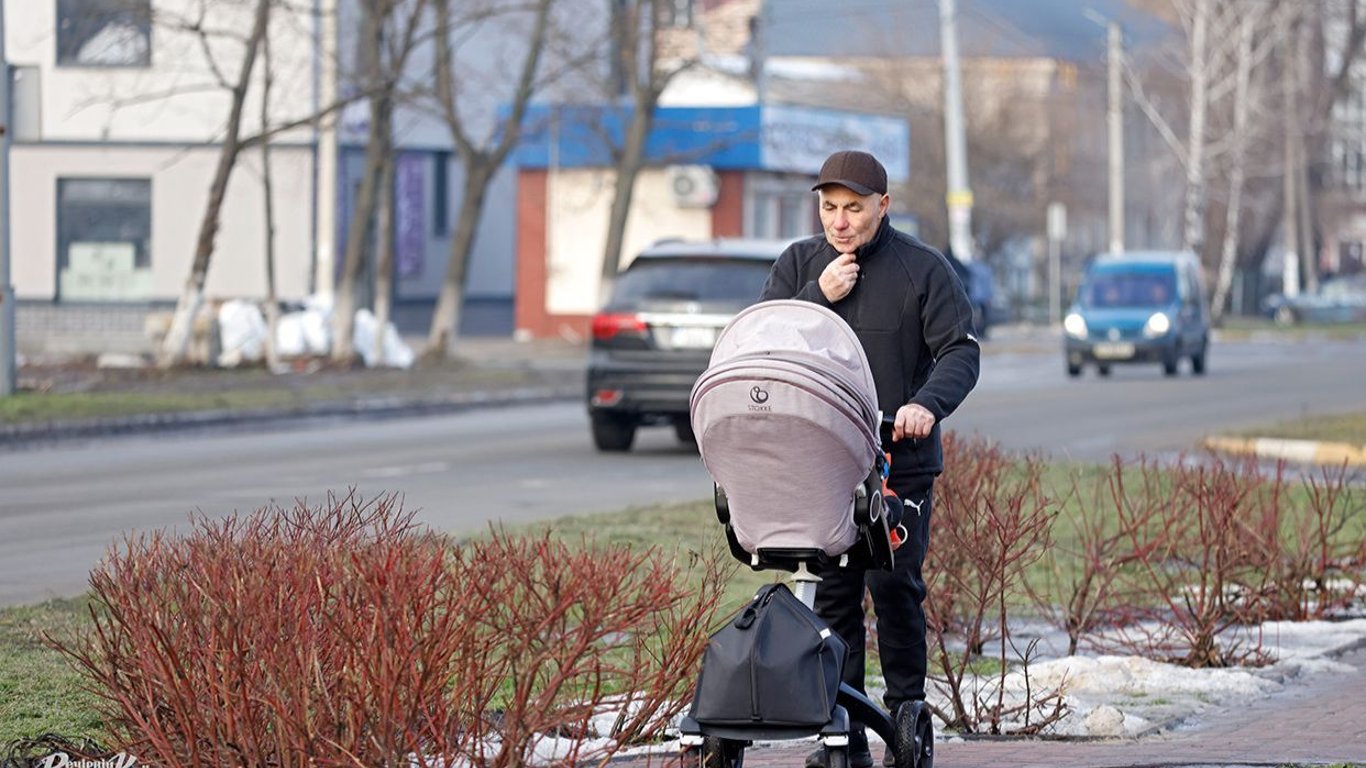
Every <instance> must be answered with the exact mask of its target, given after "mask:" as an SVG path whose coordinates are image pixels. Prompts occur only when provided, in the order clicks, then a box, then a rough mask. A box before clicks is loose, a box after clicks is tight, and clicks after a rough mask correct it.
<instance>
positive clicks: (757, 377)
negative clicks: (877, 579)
mask: <svg viewBox="0 0 1366 768" xmlns="http://www.w3.org/2000/svg"><path fill="white" fill-rule="evenodd" d="M690 412H691V417H692V426H693V432H694V434H695V435H697V438H698V448H699V452H700V453H701V455H702V460H703V463H704V464H705V465H706V466H707V469H708V471H709V472H710V473H711V474H712V476H713V478H715V479H716V480H717V484H716V485H714V500H715V507H716V516H717V519H718V520H719V521H720V522H721V523H722V524H723V525H724V526H725V530H726V538H727V541H728V543H729V546H730V551H731V554H732V555H734V556H735V557H736V559H738V560H740V561H741V562H743V563H745V564H747V565H748V566H749V567H750V568H752V569H754V570H768V569H773V570H786V571H788V572H790V573H791V574H792V580H791V586H790V589H791V591H792V593H793V594H794V595H795V596H796V597H797V598H798V600H799V601H800V602H801V603H802V605H803V606H805V608H806V610H812V609H813V607H814V603H815V595H816V585H817V584H818V583H819V582H820V572H821V571H823V570H827V569H832V568H834V569H837V568H844V567H851V568H859V569H869V568H874V569H885V570H891V568H892V565H893V562H894V559H895V556H894V555H893V551H892V550H893V544H892V539H891V531H890V530H889V527H888V526H889V522H888V519H887V518H888V514H887V511H888V510H887V506H886V503H885V501H884V498H883V493H882V492H883V489H884V485H883V481H884V480H885V479H886V477H887V471H888V466H887V459H886V454H885V453H884V446H885V445H886V444H887V443H889V442H890V428H889V425H888V422H887V421H886V420H885V419H883V417H882V414H881V413H880V412H879V410H878V406H877V393H876V387H875V383H874V381H873V379H872V374H871V370H870V368H869V366H868V360H867V357H866V355H865V353H864V351H863V348H862V345H861V343H860V342H859V340H858V338H857V336H856V335H855V334H854V332H853V330H852V329H851V328H850V327H849V326H848V325H847V324H846V323H845V322H844V320H843V319H841V318H840V317H839V316H838V315H836V314H835V313H834V312H832V311H831V310H829V309H827V308H825V307H822V306H819V305H816V304H814V303H811V302H805V301H796V300H780V301H769V302H761V303H759V304H755V305H752V306H750V307H749V308H747V309H745V310H743V311H742V312H740V313H739V314H737V315H736V316H735V318H734V319H732V320H731V322H730V323H729V324H728V325H727V326H726V328H725V329H724V330H723V331H722V332H721V334H720V336H719V337H718V338H717V341H716V346H715V347H714V349H713V352H712V358H711V364H710V365H709V367H708V369H707V371H706V372H704V373H703V374H702V376H701V377H699V378H698V380H697V382H696V384H695V385H694V387H693V392H692V398H691V402H690ZM815 437H820V438H821V439H820V440H819V441H816V442H818V443H821V444H822V446H821V447H816V446H814V445H811V444H809V441H811V440H813V438H815ZM827 437H828V438H829V439H826V438H827ZM803 441H808V444H806V445H803V448H802V454H801V455H806V456H814V457H815V458H814V461H815V462H817V466H815V467H812V468H810V470H809V471H808V472H796V473H794V472H792V471H790V469H791V467H790V461H791V457H792V456H793V455H796V454H793V453H791V452H790V451H789V446H790V445H795V444H802V443H803ZM812 451H818V453H813V452H812ZM754 478H769V482H768V483H760V484H758V485H756V484H755V483H753V482H750V481H751V480H753V479H754ZM723 483H731V484H732V485H733V486H734V487H733V488H732V489H731V490H732V494H733V497H732V496H728V495H727V492H726V490H725V489H724V488H723V485H722V484H723ZM844 483H847V485H846V484H844ZM789 484H790V485H791V486H792V487H791V488H787V487H786V486H787V485H789ZM775 487H776V488H783V489H784V492H783V493H771V491H772V490H773V489H774V488H775ZM851 489H852V498H851V496H850V495H849V493H850V490H851ZM733 503H734V506H735V507H736V509H737V510H743V514H742V515H740V517H739V519H737V518H736V517H735V516H734V515H732V506H733ZM794 503H795V504H797V505H798V506H799V507H802V508H805V509H810V510H838V512H837V513H836V514H834V515H825V516H824V517H818V516H801V515H798V516H795V517H794V516H793V515H791V514H790V512H791V510H792V508H793V507H792V505H793V504H794ZM894 509H895V508H894ZM894 524H895V523H893V525H894ZM812 613H813V616H814V611H812ZM833 698H834V702H833V704H832V705H831V711H830V714H829V718H828V720H827V721H826V722H825V723H824V724H823V725H819V726H816V727H812V726H810V725H809V724H807V725H804V726H791V725H787V724H783V725H778V724H773V723H765V722H763V721H762V720H759V719H756V720H755V721H754V722H752V723H747V724H743V725H734V724H733V723H732V722H730V721H727V722H726V723H725V724H718V723H710V724H708V723H699V722H698V721H697V720H696V719H694V718H693V717H692V715H691V714H689V715H687V716H685V717H684V718H683V719H682V721H681V723H680V725H679V730H680V732H681V736H682V738H681V743H682V746H683V748H684V750H685V751H684V762H685V765H696V766H699V768H741V766H742V765H743V762H744V750H745V748H746V747H748V746H750V745H752V744H753V743H754V742H755V741H760V740H762V741H769V740H788V739H798V738H809V737H812V736H814V737H816V738H817V739H818V740H819V742H820V743H821V744H822V745H823V746H824V748H825V756H826V768H847V767H848V764H849V734H850V727H851V724H852V723H853V722H855V721H857V722H860V723H863V724H864V725H865V726H867V727H869V728H872V729H873V731H874V732H875V733H877V734H878V735H879V736H881V737H882V739H883V740H884V741H885V742H886V743H887V744H888V745H889V746H890V747H891V749H892V751H893V754H894V755H895V757H896V768H932V766H933V758H934V748H933V744H934V732H933V727H932V725H931V722H930V715H929V710H928V709H927V708H926V707H925V704H924V702H922V701H909V702H905V703H903V704H901V705H900V706H898V707H897V709H896V711H895V712H893V713H888V712H885V711H883V710H882V709H881V708H880V707H878V706H877V705H876V704H874V703H873V702H872V700H871V699H869V698H868V696H867V695H866V694H864V693H862V692H861V691H858V690H855V689H854V688H853V687H851V686H849V685H848V684H845V683H840V686H839V690H838V693H837V694H836V696H834V697H833ZM757 717H760V716H756V718H757Z"/></svg>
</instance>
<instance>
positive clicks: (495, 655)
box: [452, 535, 723, 766]
mask: <svg viewBox="0 0 1366 768" xmlns="http://www.w3.org/2000/svg"><path fill="white" fill-rule="evenodd" d="M463 554H464V555H465V557H467V558H468V559H469V560H470V561H472V562H476V563H481V564H488V565H490V566H497V567H487V568H476V569H473V570H475V571H477V573H478V576H479V578H477V579H472V580H470V581H468V582H467V583H465V584H464V585H463V587H462V588H463V589H464V590H465V591H466V593H467V595H468V600H469V604H468V620H469V622H470V623H471V625H472V631H471V633H470V635H469V637H468V638H467V639H468V641H469V642H468V643H467V644H466V645H465V646H462V648H461V650H460V652H459V654H458V655H457V659H456V661H457V663H456V664H455V665H454V668H453V677H452V683H453V688H454V690H455V691H456V693H457V694H458V696H459V698H460V699H461V700H462V701H464V702H467V705H466V707H465V708H464V709H463V711H462V712H460V715H459V722H460V725H461V726H462V727H463V728H464V729H465V734H464V738H463V739H462V741H461V743H460V744H459V752H460V754H461V756H463V757H465V758H467V759H469V760H471V761H473V762H474V763H475V764H477V765H482V766H519V765H525V764H527V763H528V762H531V758H532V756H533V755H538V759H539V760H542V761H543V760H546V759H547V758H552V756H553V761H554V762H556V763H560V764H564V765H575V764H578V763H581V762H583V761H586V760H601V759H603V758H606V757H609V756H610V755H611V753H612V752H614V751H615V750H616V749H617V748H618V747H619V746H620V745H621V744H624V743H633V742H638V741H640V740H643V739H648V738H652V737H654V736H656V735H658V734H659V733H660V732H661V731H662V730H663V728H664V727H665V726H666V725H667V724H668V722H669V720H670V719H672V718H673V716H674V715H676V714H678V712H679V711H681V709H682V708H683V707H684V706H686V704H687V703H688V701H689V700H690V698H691V695H690V694H691V690H692V685H693V682H694V680H695V676H696V674H697V669H698V666H697V664H698V660H699V659H700V657H701V653H702V650H703V649H704V648H705V646H706V641H707V637H708V629H709V627H710V625H711V621H712V618H713V615H714V613H715V607H716V601H717V600H718V599H719V597H720V594H721V590H720V588H719V582H720V578H721V574H722V573H723V568H722V567H721V564H720V560H719V556H718V557H713V558H712V559H710V560H706V561H703V562H702V563H701V564H702V565H703V566H704V567H703V569H702V570H703V582H704V584H703V586H702V588H701V589H697V588H696V587H689V588H687V589H685V588H684V587H683V585H682V583H681V582H680V580H679V574H678V572H677V569H676V568H675V567H674V564H673V563H672V562H670V561H668V560H665V559H662V558H660V557H659V555H658V553H657V552H656V551H654V550H646V551H642V552H632V551H629V550H624V549H621V548H606V547H597V546H591V545H587V544H585V545H584V546H582V547H578V548H573V549H571V548H569V547H568V546H566V545H565V544H564V543H562V542H557V541H553V540H551V539H549V538H548V537H543V538H540V539H534V540H532V539H513V538H509V537H505V536H499V535H495V536H494V537H493V538H492V539H490V540H489V541H487V542H483V543H476V544H473V545H471V546H470V547H469V548H468V551H467V552H465V553H463ZM608 699H610V700H611V701H612V703H613V706H614V708H615V710H616V712H617V714H616V715H615V716H614V719H613V722H611V723H610V724H609V725H608V726H607V728H606V730H607V731H608V732H607V733H601V734H600V735H602V736H608V737H611V741H610V742H609V743H601V742H590V741H588V740H586V739H584V738H581V737H584V736H588V735H591V734H593V733H594V731H595V729H593V728H591V727H590V721H591V720H592V719H593V717H594V715H595V714H597V713H598V711H599V709H600V708H601V706H600V705H601V704H602V703H603V702H604V701H605V700H608ZM557 736H558V737H565V736H567V737H569V738H567V739H563V740H561V741H558V742H555V743H553V744H552V743H550V742H549V740H550V739H551V738H553V737H557Z"/></svg>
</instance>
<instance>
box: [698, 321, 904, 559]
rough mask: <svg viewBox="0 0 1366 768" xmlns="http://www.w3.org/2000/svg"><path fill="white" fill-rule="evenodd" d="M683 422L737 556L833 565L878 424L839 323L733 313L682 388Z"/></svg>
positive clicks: (868, 385)
mask: <svg viewBox="0 0 1366 768" xmlns="http://www.w3.org/2000/svg"><path fill="white" fill-rule="evenodd" d="M691 415H692V426H693V431H694V433H695V434H696V435H697V445H698V450H699V452H700V453H701V456H702V463H703V464H704V465H705V466H706V468H707V471H708V472H710V473H711V476H712V478H713V479H714V480H715V481H716V483H717V485H719V486H720V487H721V488H722V489H723V490H724V491H725V493H726V497H727V500H728V503H729V508H730V515H731V526H732V528H733V530H734V532H735V535H736V539H737V541H738V542H739V543H740V545H741V547H742V548H744V549H745V551H747V552H750V553H755V552H756V551H757V550H758V549H760V548H814V549H821V550H823V551H824V552H825V553H826V554H827V555H831V556H838V555H840V554H842V553H844V552H845V551H846V550H848V549H849V547H850V546H852V545H853V543H854V541H855V540H856V539H857V536H858V530H857V527H856V526H855V524H854V521H853V509H854V494H855V491H856V489H857V488H859V487H860V486H861V485H862V484H863V482H864V480H865V479H867V478H868V476H869V472H870V471H871V469H872V468H873V467H874V466H875V462H876V457H877V455H878V452H879V451H880V450H881V447H880V441H879V438H878V422H879V420H880V418H881V417H880V414H879V412H878V410H877V394H876V389H875V387H874V384H873V377H872V372H871V371H870V369H869V367H868V360H867V357H866V356H865V355H864V352H863V347H862V345H861V344H860V343H859V340H858V337H857V336H856V335H855V334H854V332H853V330H852V329H851V328H850V327H849V326H848V325H847V324H846V323H845V322H844V320H842V319H841V318H840V317H839V316H838V315H836V314H835V313H834V312H832V311H830V310H829V309H826V308H825V307H822V306H819V305H817V304H813V303H811V302H806V301H794V300H785V301H768V302H762V303H759V304H755V305H753V306H751V307H749V308H747V309H745V310H744V311H742V312H741V313H740V314H738V315H736V316H735V318H734V319H733V320H731V322H730V324H729V325H727V326H726V328H725V329H724V330H723V331H722V332H721V335H720V336H719V337H718V338H717V341H716V346H715V348H714V350H713V352H712V357H711V364H710V366H709V367H708V368H707V370H706V372H704V373H703V374H702V375H701V376H700V377H699V378H698V380H697V383H696V384H695V385H694V386H693V391H692V400H691Z"/></svg>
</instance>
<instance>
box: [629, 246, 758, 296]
mask: <svg viewBox="0 0 1366 768" xmlns="http://www.w3.org/2000/svg"><path fill="white" fill-rule="evenodd" d="M771 266H772V265H771V264H770V263H769V262H767V261H761V260H758V259H716V258H687V257H679V258H649V259H639V260H637V261H635V262H633V263H632V264H631V266H630V267H629V268H627V270H626V271H625V272H623V273H622V274H621V275H620V276H618V277H617V284H616V287H615V289H614V291H613V299H614V301H616V302H623V303H625V302H641V301H652V300H653V301H663V300H678V301H724V302H739V303H742V304H748V303H750V302H752V301H754V300H756V299H758V298H759V292H760V291H761V290H763V287H764V281H765V280H767V279H768V271H769V268H770V267H771Z"/></svg>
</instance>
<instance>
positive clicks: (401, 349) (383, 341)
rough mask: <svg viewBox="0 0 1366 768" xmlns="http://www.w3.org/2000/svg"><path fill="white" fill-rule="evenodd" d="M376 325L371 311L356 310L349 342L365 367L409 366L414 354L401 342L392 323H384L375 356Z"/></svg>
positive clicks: (411, 363) (414, 356)
mask: <svg viewBox="0 0 1366 768" xmlns="http://www.w3.org/2000/svg"><path fill="white" fill-rule="evenodd" d="M377 326H378V322H376V320H375V314H374V313H373V312H371V311H370V310H368V309H365V308H361V309H358V310H356V318H355V323H354V327H353V330H352V336H351V343H352V345H353V347H354V349H355V350H356V354H358V355H360V359H361V362H363V363H365V367H366V368H374V367H376V366H384V367H386V368H411V367H412V365H413V360H414V359H415V358H416V355H414V354H413V350H412V348H411V347H409V346H408V345H407V344H405V343H404V342H403V339H402V338H401V337H400V336H399V335H398V329H397V328H395V327H394V324H393V323H386V324H385V326H384V335H383V336H382V337H380V349H379V350H378V352H379V355H378V357H376V350H375V335H376V327H377Z"/></svg>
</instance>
